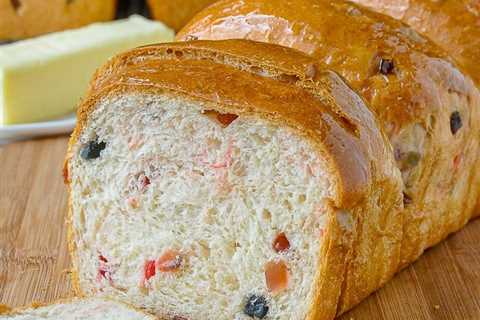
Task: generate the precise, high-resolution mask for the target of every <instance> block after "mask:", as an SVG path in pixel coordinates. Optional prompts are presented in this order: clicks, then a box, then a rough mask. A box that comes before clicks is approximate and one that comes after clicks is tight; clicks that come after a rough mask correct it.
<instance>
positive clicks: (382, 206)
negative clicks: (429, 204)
mask: <svg viewBox="0 0 480 320" xmlns="http://www.w3.org/2000/svg"><path fill="white" fill-rule="evenodd" d="M127 92H128V93H144V94H145V93H150V94H172V95H175V96H177V97H182V98H184V99H188V100H191V101H195V102H198V103H202V104H204V105H205V106H206V107H207V108H208V109H214V110H217V111H220V112H227V113H235V114H238V115H239V116H243V117H256V118H262V119H264V120H266V121H269V122H272V123H276V124H279V125H282V126H287V127H289V128H290V129H291V130H294V131H295V132H296V133H297V134H299V135H302V136H304V137H305V138H306V139H309V140H310V141H311V143H312V145H313V146H314V147H315V148H316V149H317V150H318V152H320V153H321V154H322V155H323V156H324V157H325V158H326V159H329V162H330V171H331V172H330V173H331V174H332V176H334V177H335V179H336V188H337V192H336V194H335V198H333V199H330V200H329V204H328V207H329V208H330V210H329V217H330V218H329V225H328V226H327V228H326V230H328V231H327V234H326V237H325V239H326V240H325V242H324V243H325V245H324V246H323V247H322V252H321V253H320V254H319V259H322V264H321V265H322V268H321V270H318V274H317V281H316V283H315V285H316V294H315V301H312V307H311V308H310V311H309V315H308V317H307V319H311V320H313V319H316V320H319V319H332V318H333V317H334V316H335V314H336V313H337V308H338V299H339V297H340V295H341V293H342V290H343V288H345V287H346V284H345V281H344V275H345V274H346V268H347V267H350V266H352V265H356V262H355V259H358V258H359V255H361V254H362V253H360V252H355V250H356V248H361V247H373V246H376V248H377V249H376V250H370V251H369V254H370V256H371V257H372V258H373V259H372V260H370V261H369V263H365V264H364V267H363V268H362V269H361V270H358V274H360V275H363V277H362V280H365V281H367V278H368V279H370V280H368V281H370V282H369V283H368V284H367V286H368V287H369V288H372V290H373V289H374V288H376V287H378V286H379V285H381V283H383V282H384V281H386V280H387V279H388V278H390V277H391V276H392V274H393V273H394V272H395V270H397V268H398V264H399V254H400V240H401V236H402V216H401V215H400V214H399V212H400V208H401V179H400V175H399V172H398V170H397V169H396V168H395V165H394V160H393V156H392V150H391V146H390V144H389V143H388V141H387V139H386V137H385V136H384V135H383V133H382V132H381V130H379V129H378V124H377V123H376V120H375V119H374V116H373V115H372V113H371V112H370V111H368V109H367V108H366V106H365V104H364V103H363V101H362V100H361V99H360V98H359V97H358V96H357V95H356V94H355V93H354V92H353V91H352V90H351V89H350V88H349V87H348V86H346V85H345V84H344V82H343V81H342V80H341V78H340V77H338V76H337V75H336V74H335V73H333V72H331V71H325V70H323V69H322V68H319V67H318V65H317V64H316V63H315V61H314V60H313V59H311V58H309V57H308V56H306V55H303V54H301V53H300V52H296V51H293V50H290V49H287V48H283V47H279V46H274V45H268V44H261V43H255V42H251V41H241V40H237V41H219V42H209V41H194V42H188V43H170V44H162V45H155V46H147V47H143V48H138V49H135V50H133V51H130V52H127V53H125V54H122V55H119V56H117V57H115V58H114V59H112V60H111V61H110V62H109V63H108V64H107V65H105V66H104V67H103V68H101V69H100V70H99V71H98V72H97V74H96V76H95V78H94V80H93V81H92V83H91V87H90V89H89V93H88V94H87V97H86V99H85V100H84V101H83V103H82V104H81V106H80V108H79V111H78V119H79V121H78V124H77V127H76V129H75V131H74V133H73V135H72V137H71V139H70V143H69V153H68V154H67V158H66V162H65V167H66V170H65V171H64V172H65V174H66V181H68V180H69V179H68V171H69V170H70V168H69V164H68V160H69V158H70V156H71V150H72V149H73V146H74V145H75V143H76V142H77V139H78V137H79V135H80V134H81V132H82V129H83V128H84V127H85V126H86V125H88V116H89V114H90V113H91V112H92V110H93V109H94V108H95V106H96V104H97V103H98V101H99V100H100V99H103V98H105V97H108V96H115V95H118V94H122V93H127ZM258 93H261V94H258ZM381 192H384V193H385V195H384V196H380V193H381ZM69 228H70V231H71V235H73V237H72V238H70V243H71V246H70V250H71V254H72V260H73V264H74V268H75V261H76V256H75V244H74V238H78V237H79V236H80V235H76V234H75V230H73V229H72V225H71V223H70V224H69ZM362 259H363V260H365V259H366V256H364V257H363V258H362ZM375 261H378V262H375ZM369 269H375V270H376V274H375V277H370V276H368V272H370V270H369ZM73 281H74V283H76V285H75V287H76V288H77V290H79V292H81V288H79V287H78V279H77V278H76V276H74V279H73ZM368 293H369V292H368ZM359 295H362V296H363V295H364V293H359Z"/></svg>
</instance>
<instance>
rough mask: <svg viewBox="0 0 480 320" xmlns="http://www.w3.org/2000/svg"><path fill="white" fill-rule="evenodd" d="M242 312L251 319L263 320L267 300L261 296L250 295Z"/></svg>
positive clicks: (265, 313) (266, 311) (266, 309)
mask: <svg viewBox="0 0 480 320" xmlns="http://www.w3.org/2000/svg"><path fill="white" fill-rule="evenodd" d="M243 312H244V313H245V314H246V315H247V316H249V317H251V318H255V319H263V318H265V316H266V315H267V313H268V304H267V300H266V299H265V297H263V296H257V295H251V296H250V297H249V298H248V300H247V303H246V304H245V307H244V308H243Z"/></svg>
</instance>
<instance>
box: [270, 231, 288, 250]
mask: <svg viewBox="0 0 480 320" xmlns="http://www.w3.org/2000/svg"><path fill="white" fill-rule="evenodd" d="M272 247H273V250H275V251H276V252H285V251H287V250H288V249H290V241H288V238H287V236H286V235H285V232H281V233H279V234H278V235H277V237H276V238H275V240H274V241H273V244H272Z"/></svg>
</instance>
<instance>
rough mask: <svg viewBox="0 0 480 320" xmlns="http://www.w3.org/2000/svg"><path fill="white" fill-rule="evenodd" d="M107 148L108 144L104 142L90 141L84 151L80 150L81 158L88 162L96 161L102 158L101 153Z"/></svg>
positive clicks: (83, 148)
mask: <svg viewBox="0 0 480 320" xmlns="http://www.w3.org/2000/svg"><path fill="white" fill-rule="evenodd" d="M106 146H107V144H106V143H105V142H103V141H100V142H98V141H96V140H93V141H89V142H88V143H87V144H86V145H84V146H83V147H82V150H80V156H81V157H82V158H83V159H86V160H90V159H96V158H98V157H100V152H101V151H102V150H103V149H105V147H106Z"/></svg>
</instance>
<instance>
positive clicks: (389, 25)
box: [177, 0, 480, 312]
mask: <svg viewBox="0 0 480 320" xmlns="http://www.w3.org/2000/svg"><path fill="white" fill-rule="evenodd" d="M192 38H198V39H212V40H213V39H228V38H247V39H251V40H256V41H265V42H269V43H277V44H282V45H285V46H290V47H293V48H296V49H298V50H301V51H303V52H305V53H308V54H310V55H312V56H313V57H315V58H317V59H318V60H319V61H320V62H322V63H324V64H326V65H328V67H330V68H332V69H333V70H335V71H337V72H339V73H340V74H341V75H343V76H344V77H345V78H346V79H347V80H348V81H349V83H350V84H351V85H352V87H353V88H354V89H357V90H358V92H360V93H361V94H362V95H363V97H364V98H365V99H366V100H367V101H368V102H369V104H370V107H371V108H372V110H374V111H375V113H376V114H377V115H378V119H379V120H380V122H381V123H382V125H383V128H384V129H385V131H386V132H387V134H388V135H389V137H390V139H391V142H392V144H393V146H394V148H395V155H396V156H397V157H398V159H397V160H398V161H397V162H398V167H399V168H400V169H401V170H402V172H403V177H404V183H405V194H406V197H405V203H406V208H405V211H404V212H403V215H404V216H405V217H406V219H407V221H406V222H405V224H404V226H405V230H404V232H405V237H404V239H403V244H402V253H401V259H402V264H403V265H406V264H408V263H409V262H411V261H413V260H414V259H416V258H417V257H418V256H419V255H420V254H421V253H422V252H423V250H424V249H425V248H427V247H429V246H432V245H434V244H436V243H438V242H439V241H440V240H442V239H443V238H445V237H446V236H447V235H448V234H449V233H451V232H454V231H456V230H458V229H459V228H461V227H462V226H463V225H464V224H465V223H466V222H467V221H468V220H469V219H470V218H471V217H472V211H473V206H474V204H475V199H476V198H477V194H478V191H477V190H478V187H479V186H480V178H479V174H478V173H477V170H475V168H476V167H475V161H476V158H477V156H476V155H477V152H478V150H479V141H478V133H479V130H480V129H479V128H480V127H479V124H480V113H479V110H480V108H479V106H480V95H479V93H478V90H477V89H476V88H475V86H474V84H473V82H472V81H471V80H470V79H469V78H467V77H465V76H463V75H462V73H461V72H460V71H459V70H458V69H457V68H456V67H455V66H454V64H453V63H452V62H451V59H450V58H449V57H448V56H447V54H446V53H444V52H443V51H442V50H441V49H440V48H438V47H437V46H435V45H434V44H433V43H431V42H430V41H429V40H427V39H425V38H422V37H421V36H419V35H418V34H417V33H415V32H414V31H413V30H411V29H409V28H408V27H407V26H406V25H404V24H402V23H400V22H398V21H395V20H393V19H391V18H389V17H386V16H383V15H380V14H377V13H373V12H370V11H368V10H365V9H362V8H361V7H358V6H356V5H353V4H350V3H348V2H344V1H330V0H296V1H288V0H287V1H284V0H268V1H267V0H243V1H240V0H224V1H219V2H218V3H215V4H213V5H212V6H210V7H209V8H207V9H205V10H204V11H202V12H200V13H199V14H198V15H197V16H196V17H195V18H194V19H193V20H192V21H191V22H190V23H189V25H187V26H186V27H185V28H184V29H183V30H181V31H180V32H179V34H178V35H177V39H178V40H188V39H192ZM382 58H383V59H393V62H394V67H393V70H390V72H386V74H382V73H381V72H379V67H380V62H381V59H382ZM455 111H458V112H460V114H461V117H462V120H463V127H462V129H461V130H460V131H458V132H457V133H456V134H453V133H452V132H451V125H450V119H451V116H452V115H453V113H454V112H455ZM417 135H420V137H418V136H417ZM422 136H423V137H422ZM422 139H423V142H422ZM412 146H413V147H412ZM410 156H411V158H409V157H410ZM412 159H413V160H412ZM476 188H477V189H476ZM359 226H360V227H359V228H362V225H361V224H359ZM363 235H365V232H364V231H360V234H359V236H360V237H361V236H363ZM365 243H368V241H366V242H365V241H363V240H358V241H357V242H356V244H357V245H358V246H363V247H362V249H359V250H356V251H355V252H357V255H356V256H355V257H354V261H353V262H352V266H351V268H350V271H351V274H350V275H349V280H347V282H346V283H347V287H346V288H345V291H344V292H343V295H342V298H341V300H342V306H341V308H340V310H339V311H340V312H342V311H345V310H346V309H347V308H349V307H351V306H352V305H354V304H356V303H358V302H359V301H360V300H361V299H362V298H363V297H364V296H365V295H366V294H368V292H369V290H371V289H372V288H373V287H374V286H375V285H378V284H379V283H383V282H385V281H386V279H385V278H384V276H383V275H384V274H385V273H384V272H378V270H380V271H381V270H382V269H381V267H382V266H381V265H378V266H377V267H378V268H379V269H378V270H376V269H374V268H372V269H370V270H367V269H368V268H369V267H366V266H364V265H363V262H362V259H363V260H365V259H372V257H371V251H372V250H374V249H372V248H368V247H365V246H364V245H365ZM359 252H360V253H359ZM392 254H395V253H393V252H392ZM355 261H356V262H355ZM386 268H390V267H386Z"/></svg>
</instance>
